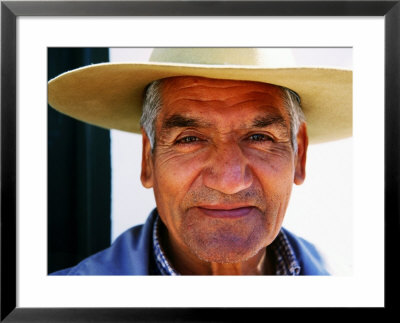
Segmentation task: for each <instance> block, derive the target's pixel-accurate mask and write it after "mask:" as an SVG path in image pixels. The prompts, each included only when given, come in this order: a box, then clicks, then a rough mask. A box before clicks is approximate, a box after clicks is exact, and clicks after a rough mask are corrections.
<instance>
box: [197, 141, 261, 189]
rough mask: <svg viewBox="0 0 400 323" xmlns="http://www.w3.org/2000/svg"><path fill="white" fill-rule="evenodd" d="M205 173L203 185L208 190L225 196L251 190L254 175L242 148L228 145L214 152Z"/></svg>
mask: <svg viewBox="0 0 400 323" xmlns="http://www.w3.org/2000/svg"><path fill="white" fill-rule="evenodd" d="M207 166H208V167H206V168H205V169H204V171H203V183H204V185H205V186H207V187H208V188H211V189H213V190H217V191H220V192H222V193H225V194H235V193H238V192H240V191H242V190H245V189H247V188H249V187H250V186H251V185H252V183H253V175H252V173H251V169H250V167H249V164H248V160H247V158H246V157H245V156H244V154H243V152H242V150H241V148H240V147H239V146H238V145H235V144H226V145H224V146H223V147H220V148H216V149H215V150H214V151H213V152H212V156H211V158H210V159H209V163H207Z"/></svg>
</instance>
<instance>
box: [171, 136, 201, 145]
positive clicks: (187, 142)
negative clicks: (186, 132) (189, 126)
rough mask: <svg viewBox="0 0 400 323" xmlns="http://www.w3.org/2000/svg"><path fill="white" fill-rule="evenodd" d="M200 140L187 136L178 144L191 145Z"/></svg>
mask: <svg viewBox="0 0 400 323" xmlns="http://www.w3.org/2000/svg"><path fill="white" fill-rule="evenodd" d="M199 140H200V139H199V138H198V137H195V136H187V137H184V138H181V139H179V140H178V141H177V143H178V144H189V143H192V142H195V141H199Z"/></svg>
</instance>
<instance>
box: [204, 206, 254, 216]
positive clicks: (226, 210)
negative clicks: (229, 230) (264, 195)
mask: <svg viewBox="0 0 400 323" xmlns="http://www.w3.org/2000/svg"><path fill="white" fill-rule="evenodd" d="M197 208H198V210H199V211H200V212H202V213H203V214H204V215H207V216H210V217H213V218H226V219H236V218H240V217H244V216H246V215H249V214H250V213H251V211H253V210H254V209H255V207H253V206H242V207H229V206H218V205H213V206H201V207H197Z"/></svg>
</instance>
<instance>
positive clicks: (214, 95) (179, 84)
mask: <svg viewBox="0 0 400 323" xmlns="http://www.w3.org/2000/svg"><path fill="white" fill-rule="evenodd" d="M161 93H162V108H161V111H160V113H159V115H158V117H157V120H156V144H155V147H154V149H153V151H152V149H151V147H150V143H149V139H148V138H147V136H146V134H145V133H144V131H143V160H142V174H141V180H142V183H143V185H144V186H145V187H147V188H151V187H152V188H153V189H154V194H155V199H156V203H157V208H158V212H159V214H160V217H161V219H162V221H163V223H164V224H165V226H166V228H167V230H165V232H164V234H163V239H162V243H163V245H164V247H165V249H166V253H167V255H168V258H169V259H170V261H171V263H172V264H173V266H174V267H175V268H176V269H177V270H178V271H179V272H180V273H182V274H192V275H194V274H197V275H198V274H242V275H244V274H254V275H255V274H273V271H274V270H273V257H271V255H270V254H269V252H268V248H267V246H268V245H269V244H271V242H272V241H273V240H274V239H275V237H276V236H277V234H278V233H279V230H280V228H281V225H282V221H283V219H284V215H285V212H286V208H287V205H288V202H289V198H290V194H291V190H292V185H293V183H296V184H301V183H302V182H303V180H304V177H305V163H306V151H307V142H308V139H307V133H306V126H305V124H302V125H301V127H300V130H299V133H298V135H297V142H298V152H297V153H295V152H294V150H293V147H292V143H291V135H290V121H289V116H288V114H287V111H286V110H285V108H284V105H283V100H282V95H281V89H280V88H279V87H277V86H274V85H271V84H265V83H256V82H244V81H230V80H216V79H207V78H198V77H174V78H169V79H166V80H165V82H164V83H163V86H162V90H161Z"/></svg>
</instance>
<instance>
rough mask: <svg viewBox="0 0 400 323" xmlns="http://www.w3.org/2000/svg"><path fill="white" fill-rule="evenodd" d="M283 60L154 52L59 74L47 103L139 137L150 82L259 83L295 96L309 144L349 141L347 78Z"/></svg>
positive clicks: (259, 52)
mask: <svg viewBox="0 0 400 323" xmlns="http://www.w3.org/2000/svg"><path fill="white" fill-rule="evenodd" d="M274 53H275V54H274ZM286 58H287V57H286V55H283V54H282V53H281V52H280V53H279V54H278V55H276V51H275V52H274V51H273V50H269V49H262V48H157V49H155V50H154V51H153V53H152V55H151V58H150V60H149V62H145V63H135V62H129V63H105V64H96V65H91V66H87V67H83V68H79V69H76V70H73V71H70V72H67V73H64V74H61V75H60V76H58V77H56V78H54V79H52V80H51V81H49V83H48V101H49V104H50V105H51V106H52V107H53V108H54V109H56V110H58V111H60V112H62V113H64V114H66V115H69V116H71V117H74V118H76V119H79V120H82V121H85V122H87V123H90V124H94V125H97V126H100V127H104V128H108V129H118V130H123V131H128V132H134V133H139V132H140V125H139V120H140V116H141V111H142V98H143V92H144V89H145V88H146V86H147V85H148V84H149V83H151V82H152V81H154V80H157V79H163V78H167V77H172V76H183V75H192V76H200V77H208V78H218V79H231V80H248V81H258V82H265V83H271V84H276V85H280V86H284V87H287V88H289V89H291V90H293V91H295V92H296V93H298V94H299V96H300V98H301V104H302V108H303V110H304V114H305V116H306V120H307V128H308V134H309V138H310V142H311V143H318V142H326V141H330V140H336V139H341V138H345V137H349V136H351V134H352V72H351V71H347V70H340V69H329V68H293V67H289V66H290V64H289V65H288V64H287V63H285V62H282V60H284V61H285V60H286ZM277 60H279V62H277ZM291 66H293V65H291Z"/></svg>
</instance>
